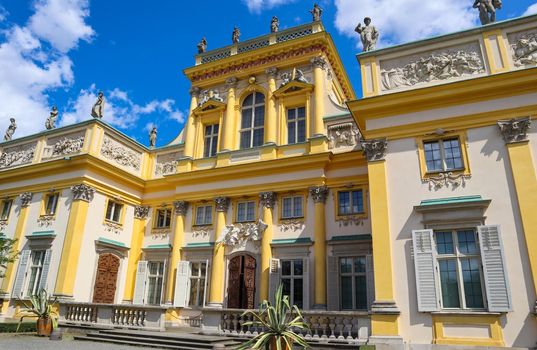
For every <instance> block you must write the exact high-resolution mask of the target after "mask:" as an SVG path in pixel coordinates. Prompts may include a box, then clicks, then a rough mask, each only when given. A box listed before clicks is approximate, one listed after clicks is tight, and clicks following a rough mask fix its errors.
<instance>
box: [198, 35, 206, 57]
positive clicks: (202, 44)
mask: <svg viewBox="0 0 537 350" xmlns="http://www.w3.org/2000/svg"><path fill="white" fill-rule="evenodd" d="M205 51H207V39H205V37H203V38H201V41H200V42H199V43H198V54H200V53H204V52H205Z"/></svg>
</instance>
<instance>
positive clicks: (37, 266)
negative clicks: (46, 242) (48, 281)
mask: <svg viewBox="0 0 537 350" xmlns="http://www.w3.org/2000/svg"><path fill="white" fill-rule="evenodd" d="M30 262H31V264H30V271H29V273H30V274H29V279H28V286H27V289H26V296H28V297H29V296H32V295H35V294H37V292H38V288H39V283H40V282H41V278H42V274H43V263H44V262H45V251H44V250H32V253H31V255H30Z"/></svg>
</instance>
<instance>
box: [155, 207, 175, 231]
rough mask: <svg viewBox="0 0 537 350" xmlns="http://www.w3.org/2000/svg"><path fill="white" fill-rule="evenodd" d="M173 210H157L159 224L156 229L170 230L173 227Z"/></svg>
mask: <svg viewBox="0 0 537 350" xmlns="http://www.w3.org/2000/svg"><path fill="white" fill-rule="evenodd" d="M171 220H172V210H171V209H158V210H157V222H156V228H168V227H170V226H171Z"/></svg>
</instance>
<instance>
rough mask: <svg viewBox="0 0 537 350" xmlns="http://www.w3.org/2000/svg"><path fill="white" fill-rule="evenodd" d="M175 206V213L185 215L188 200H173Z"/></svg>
mask: <svg viewBox="0 0 537 350" xmlns="http://www.w3.org/2000/svg"><path fill="white" fill-rule="evenodd" d="M173 207H174V209H175V215H178V216H185V215H186V212H187V211H188V202H185V201H175V202H173Z"/></svg>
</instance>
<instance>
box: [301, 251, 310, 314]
mask: <svg viewBox="0 0 537 350" xmlns="http://www.w3.org/2000/svg"><path fill="white" fill-rule="evenodd" d="M303 261H304V262H303V263H302V266H303V272H302V293H303V294H302V302H303V304H304V305H303V309H304V310H309V309H310V269H309V263H310V259H309V258H304V259H303Z"/></svg>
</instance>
